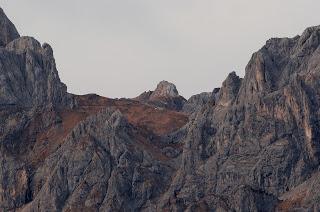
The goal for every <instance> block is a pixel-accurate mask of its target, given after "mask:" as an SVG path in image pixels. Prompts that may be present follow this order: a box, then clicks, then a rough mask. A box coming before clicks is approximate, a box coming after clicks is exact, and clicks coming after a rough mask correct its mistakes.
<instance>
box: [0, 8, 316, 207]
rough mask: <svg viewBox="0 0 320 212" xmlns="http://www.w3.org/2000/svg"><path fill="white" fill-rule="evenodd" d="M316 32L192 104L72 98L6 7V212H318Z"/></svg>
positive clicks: (2, 35) (154, 96)
mask: <svg viewBox="0 0 320 212" xmlns="http://www.w3.org/2000/svg"><path fill="white" fill-rule="evenodd" d="M319 108H320V26H316V27H310V28H307V29H306V30H305V31H304V32H303V33H302V34H301V35H300V36H296V37H294V38H272V39H270V40H268V41H267V42H266V44H265V45H264V46H263V47H262V48H261V49H260V50H258V51H257V52H256V53H254V54H253V55H252V58H251V59H250V61H249V63H248V65H247V67H246V72H245V76H244V77H243V78H240V77H239V76H237V75H236V73H235V72H232V73H230V74H229V75H228V76H227V78H226V80H225V81H224V82H223V83H222V86H221V87H220V88H215V89H213V91H212V92H205V93H201V94H197V95H194V96H192V97H191V98H189V99H188V100H186V99H185V98H184V97H182V96H180V95H179V92H178V90H177V88H176V86H175V85H174V84H172V83H170V82H167V81H161V82H160V83H159V84H158V85H157V87H156V88H155V90H154V91H147V92H144V93H142V94H141V95H139V96H137V97H136V98H133V99H129V98H128V99H126V98H121V99H111V98H106V97H102V96H99V95H95V94H88V95H74V94H71V93H68V92H67V87H66V85H65V84H64V83H62V82H61V80H60V78H59V75H58V71H57V68H56V63H55V59H54V55H53V50H52V48H51V46H50V45H49V44H46V43H44V44H40V43H39V42H38V41H37V40H36V39H34V38H32V37H26V36H20V35H19V33H18V31H17V30H16V28H15V26H14V24H13V23H12V22H11V21H10V20H9V19H8V17H7V16H6V15H5V13H4V12H3V10H2V9H0V151H1V153H0V210H1V211H21V212H29V211H30V212H33V211H65V212H73V211H89V212H90V211H219V212H220V211H243V212H245V211H319V210H320V192H319V191H320V168H319V167H320V164H319V162H320V109H319Z"/></svg>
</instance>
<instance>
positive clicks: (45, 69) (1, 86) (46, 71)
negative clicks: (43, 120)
mask: <svg viewBox="0 0 320 212" xmlns="http://www.w3.org/2000/svg"><path fill="white" fill-rule="evenodd" d="M1 12H2V13H3V11H2V10H1ZM1 17H2V19H1V21H2V22H3V23H7V24H8V23H11V22H10V21H9V20H6V19H5V21H3V17H6V16H5V15H4V14H2V15H1ZM2 22H1V24H3V23H2ZM12 26H13V25H12ZM7 27H8V26H7ZM13 27H14V26H13ZM7 31H8V32H9V31H10V30H7ZM6 35H8V34H5V33H2V34H1V35H0V40H2V41H3V40H6V41H10V39H8V37H6ZM15 37H17V36H13V37H11V38H15ZM0 63H1V67H0V105H19V106H23V107H27V108H34V107H36V108H37V107H43V106H45V107H48V106H54V107H55V106H57V107H58V106H59V107H60V106H62V105H66V104H68V103H67V102H69V100H70V95H68V94H67V87H66V86H65V85H64V84H63V83H62V82H61V81H60V78H59V75H58V71H57V69H56V64H55V60H54V57H53V51H52V48H51V47H50V45H48V44H43V45H42V46H41V44H40V43H39V41H37V40H36V39H34V38H32V37H18V38H16V39H14V40H13V41H11V42H10V43H8V44H6V46H5V48H2V49H0ZM67 99H68V100H67Z"/></svg>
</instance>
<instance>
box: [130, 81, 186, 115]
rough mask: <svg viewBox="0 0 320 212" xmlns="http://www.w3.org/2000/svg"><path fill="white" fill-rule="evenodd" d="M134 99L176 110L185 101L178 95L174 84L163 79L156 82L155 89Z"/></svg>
mask: <svg viewBox="0 0 320 212" xmlns="http://www.w3.org/2000/svg"><path fill="white" fill-rule="evenodd" d="M134 99H135V100H137V101H140V102H143V103H147V104H151V105H155V106H157V107H160V108H166V109H170V110H177V111H180V110H182V108H183V105H184V103H185V102H186V99H185V98H183V97H182V96H180V95H179V92H178V90H177V88H176V86H175V85H174V84H173V83H171V82H168V81H165V80H163V81H161V82H159V83H158V85H157V88H156V90H154V91H148V92H144V93H142V94H140V95H139V96H138V97H136V98H134Z"/></svg>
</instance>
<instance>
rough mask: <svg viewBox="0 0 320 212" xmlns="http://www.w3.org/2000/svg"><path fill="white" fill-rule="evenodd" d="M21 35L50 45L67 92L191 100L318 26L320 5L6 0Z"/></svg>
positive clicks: (230, 0) (314, 0)
mask: <svg viewBox="0 0 320 212" xmlns="http://www.w3.org/2000/svg"><path fill="white" fill-rule="evenodd" d="M0 2H1V7H2V8H3V9H4V10H5V12H6V14H7V15H8V16H9V18H10V19H11V20H12V21H13V22H14V24H15V25H16V27H17V28H18V30H19V32H20V34H21V35H30V36H33V37H35V38H36V39H38V40H39V41H40V42H42V43H43V42H48V43H49V44H51V46H52V47H53V49H54V54H55V57H56V63H57V66H58V69H59V74H60V78H61V79H62V81H63V82H64V83H66V84H67V86H68V91H69V92H72V93H76V94H86V93H98V94H100V95H103V96H108V97H134V96H137V95H138V94H140V93H141V92H143V91H145V90H153V89H154V88H155V86H156V84H157V83H158V82H159V81H161V80H168V81H171V82H173V83H175V84H176V86H177V88H178V90H179V92H180V94H182V95H184V96H185V97H189V96H190V95H193V94H197V93H200V92H203V91H212V90H213V88H215V87H220V85H221V83H222V81H223V80H224V79H225V78H226V76H227V74H228V73H229V72H231V71H236V72H237V73H238V75H240V76H243V75H244V68H245V66H246V64H247V63H248V61H249V59H250V57H251V55H252V53H253V52H254V51H257V50H258V49H259V48H261V47H262V45H263V44H264V43H265V41H266V40H267V39H269V38H271V37H293V36H295V35H297V34H301V33H302V31H303V30H304V29H305V28H306V27H308V26H312V25H319V24H320V15H319V8H320V1H319V0H268V1H265V0H264V1H262V0H241V1H240V0H221V1H217V0H91V1H88V0H87V1H84V0H0Z"/></svg>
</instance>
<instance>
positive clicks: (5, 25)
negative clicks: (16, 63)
mask: <svg viewBox="0 0 320 212" xmlns="http://www.w3.org/2000/svg"><path fill="white" fill-rule="evenodd" d="M19 37H20V35H19V33H18V31H17V29H16V27H15V26H14V25H13V23H12V22H11V21H10V20H9V19H8V17H7V16H6V14H5V13H4V12H3V10H2V9H1V8H0V47H5V46H6V45H7V44H8V43H10V42H11V41H13V40H14V39H16V38H19Z"/></svg>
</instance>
